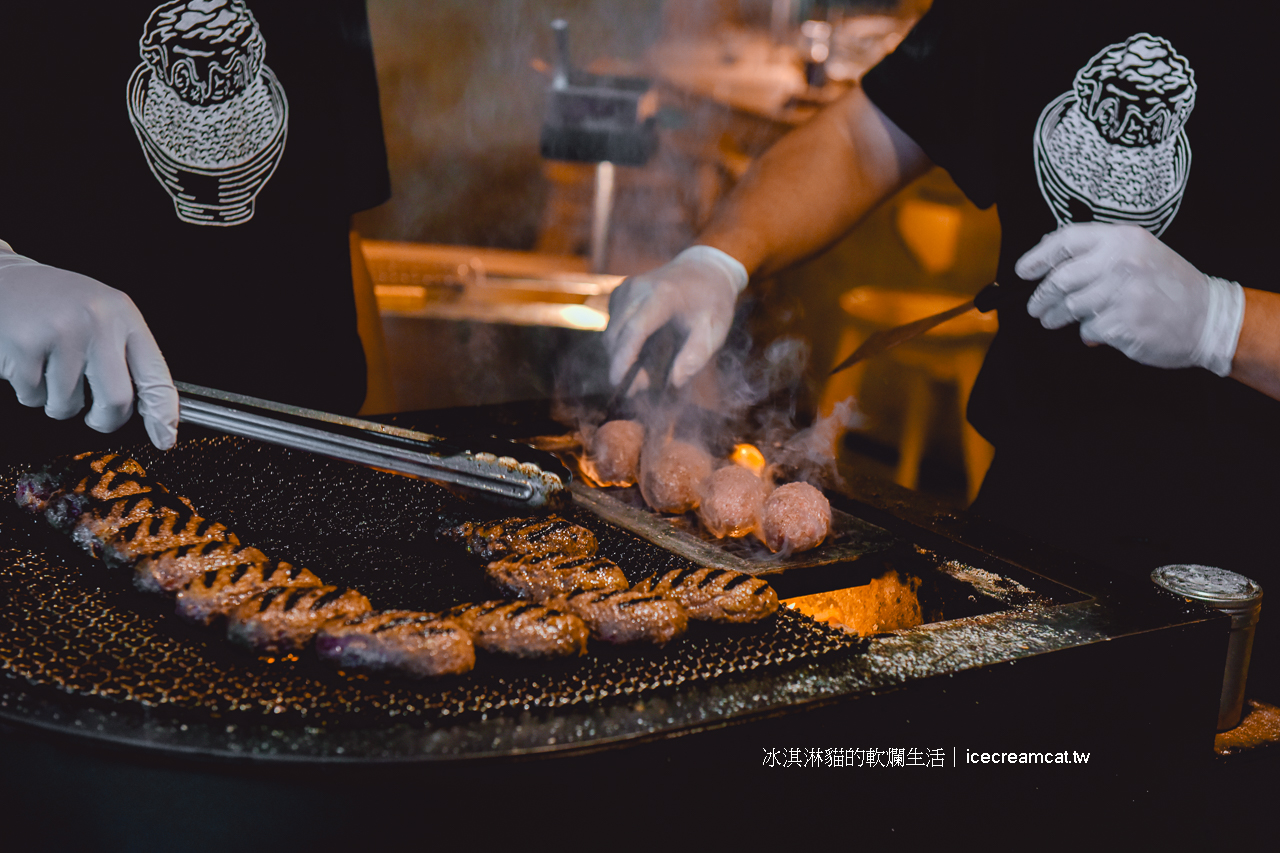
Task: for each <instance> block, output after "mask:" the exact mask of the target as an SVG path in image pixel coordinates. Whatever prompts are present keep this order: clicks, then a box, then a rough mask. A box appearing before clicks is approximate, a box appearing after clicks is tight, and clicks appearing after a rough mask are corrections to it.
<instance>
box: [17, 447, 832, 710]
mask: <svg viewBox="0 0 1280 853" xmlns="http://www.w3.org/2000/svg"><path fill="white" fill-rule="evenodd" d="M128 452H130V453H132V454H135V455H136V457H137V458H138V460H139V461H140V462H141V463H142V464H143V465H144V466H145V467H146V468H147V470H148V473H150V474H151V475H153V476H154V477H155V478H156V479H157V480H159V481H160V482H162V483H165V484H166V485H167V486H169V488H170V489H171V490H172V491H173V492H174V493H175V494H181V495H184V496H187V497H189V498H190V499H191V501H192V502H193V504H195V506H197V507H198V508H199V509H200V511H201V512H202V514H204V515H205V516H206V517H208V518H213V519H217V520H219V521H223V522H224V523H226V524H227V526H228V527H230V528H231V529H232V530H234V531H236V533H237V534H239V536H240V538H241V540H242V541H243V542H245V543H246V544H252V545H255V546H257V547H259V548H261V549H262V550H263V551H264V552H266V553H267V554H269V555H271V556H273V557H278V558H280V559H285V560H288V561H289V562H292V563H294V564H296V565H303V566H306V567H308V568H310V569H312V570H313V571H314V572H316V574H318V575H319V576H320V577H321V578H322V579H324V581H325V582H326V583H330V584H336V585H349V586H353V587H355V588H358V589H360V590H361V591H362V592H364V593H365V594H366V595H368V597H369V598H370V599H371V600H372V601H373V603H374V605H375V606H376V607H378V608H381V609H391V608H409V609H417V610H442V609H444V608H445V607H447V606H450V605H452V604H456V603H459V602H461V601H466V600H472V601H479V600H483V599H485V598H489V597H492V596H491V593H490V592H489V591H488V590H487V588H486V587H485V586H484V580H483V570H482V568H481V567H480V566H479V565H478V564H477V562H476V561H475V559H474V558H472V557H469V556H468V555H466V554H465V552H463V551H462V550H461V549H458V548H457V547H454V546H450V545H446V544H439V543H437V542H436V541H435V539H434V535H433V530H434V524H435V520H436V517H437V515H438V514H439V513H441V512H450V513H459V512H462V513H466V512H477V513H483V512H484V511H483V510H480V509H477V508H475V507H473V506H471V505H469V504H467V503H465V502H463V501H462V500H461V499H459V498H457V497H455V496H454V495H452V494H450V493H449V492H447V491H445V490H444V489H442V488H439V487H437V486H435V485H433V484H430V483H425V482H420V481H414V480H410V479H407V478H404V477H398V476H396V475H392V474H384V473H381V472H378V471H371V470H367V469H363V468H359V467H356V466H351V465H346V464H344V463H340V462H334V461H330V460H326V459H320V458H317V457H314V456H310V455H307V454H304V453H295V452H291V451H288V450H284V449H280V448H275V447H272V446H269V445H263V444H259V443H257V442H253V441H249V440H247V439H232V438H213V439H200V440H188V441H184V442H182V443H180V444H179V445H178V447H176V448H175V449H174V450H172V451H170V452H169V453H166V454H160V453H157V452H155V451H151V450H150V449H147V448H130V449H129V450H128ZM16 474H17V472H16V471H13V470H10V471H3V472H0V490H2V491H3V494H5V495H9V494H12V492H13V488H14V481H15V477H16ZM0 505H2V506H3V507H4V508H3V510H0V669H3V670H4V671H5V672H6V673H8V674H9V675H11V676H14V677H17V678H19V679H22V680H23V681H25V682H26V683H29V684H32V685H42V686H46V687H49V688H53V689H57V690H59V691H61V692H63V693H69V694H72V695H75V696H79V697H83V699H84V701H86V702H106V703H109V704H110V705H111V707H116V708H119V707H121V706H125V707H134V708H138V709H142V708H153V709H154V708H167V709H171V710H172V711H174V712H179V713H182V714H184V715H193V716H195V717H196V718H205V719H208V718H213V717H215V716H216V717H217V718H220V719H221V718H225V717H227V716H228V715H231V716H245V715H247V716H251V717H259V718H261V717H263V716H264V715H265V716H267V717H268V718H269V719H271V720H272V721H273V724H275V723H276V722H277V721H278V724H279V725H281V726H309V725H313V724H315V723H316V722H318V721H334V722H342V723H345V724H350V725H372V726H376V725H378V723H379V721H386V720H388V719H390V718H404V717H421V718H423V719H424V720H431V719H439V718H441V717H456V716H459V715H472V714H484V713H489V712H495V711H501V710H503V709H524V708H534V707H539V708H556V707H564V706H578V705H581V704H582V703H591V702H601V701H607V700H609V699H611V698H615V697H627V698H628V699H630V698H632V697H635V696H636V695H637V694H643V693H645V692H648V691H653V690H661V689H665V688H670V687H674V686H677V685H680V684H683V683H686V682H689V681H698V680H708V679H717V678H723V677H727V676H731V675H733V674H734V673H747V672H751V671H755V670H759V669H760V668H762V667H765V668H767V667H777V666H783V665H786V664H788V663H792V662H796V661H803V660H810V659H813V658H815V657H818V656H821V655H825V654H828V653H830V652H835V651H845V652H849V651H851V650H852V649H854V648H856V647H857V645H858V641H857V640H856V638H853V637H850V636H848V635H845V634H842V633H840V632H837V631H834V630H832V629H830V628H827V627H826V626H823V625H820V624H818V623H816V622H813V621H812V620H809V619H808V618H806V617H803V616H800V615H798V614H796V613H793V612H791V611H787V610H783V611H781V612H779V613H778V615H777V617H776V618H775V619H772V620H769V621H768V622H765V623H763V624H760V625H754V626H750V627H748V628H717V627H714V626H698V628H697V630H694V631H692V632H691V633H690V634H689V635H687V636H686V637H684V638H682V639H680V640H677V641H674V642H672V643H670V644H668V645H667V646H665V647H663V648H662V649H654V648H652V647H646V648H645V649H643V650H634V649H612V648H609V647H606V646H604V645H602V644H593V645H592V646H591V649H590V652H589V653H588V655H587V656H586V657H585V658H574V659H571V660H565V661H553V662H548V661H538V662H536V663H533V664H531V662H529V661H514V660H506V659H503V658H501V657H498V656H491V655H484V656H482V657H481V659H480V660H479V661H478V662H477V667H476V670H475V671H473V672H472V673H470V674H468V675H465V676H456V677H450V678H445V679H439V680H432V681H427V682H407V681H404V680H388V679H385V678H382V677H380V676H363V675H350V676H348V675H343V674H339V673H336V672H333V671H331V670H330V669H329V668H327V667H325V666H323V665H321V664H320V663H318V662H317V661H315V660H314V658H313V655H312V653H310V652H307V653H303V654H301V655H300V656H298V657H299V659H297V660H291V659H288V658H286V659H283V660H271V661H268V660H267V659H264V658H257V657H254V656H253V655H250V654H249V653H247V652H243V651H241V650H239V649H236V648H233V647H232V646H230V644H228V643H227V642H226V641H225V640H224V639H223V637H222V634H221V632H220V631H219V630H216V629H206V628H200V627H195V626H190V625H186V624H184V623H183V622H182V621H181V620H180V619H178V618H177V617H176V616H175V615H173V612H172V607H173V604H172V601H170V600H169V599H166V598H162V597H158V596H152V595H145V594H142V593H139V592H136V591H135V590H133V589H132V587H131V586H130V585H129V579H128V573H127V572H121V571H112V570H110V569H108V568H106V567H105V566H103V565H102V564H101V563H99V562H96V561H94V560H92V559H90V558H89V557H87V556H86V555H83V554H81V553H80V552H79V551H77V550H75V548H74V547H73V546H71V545H70V543H69V542H68V541H67V540H66V539H65V538H63V537H61V536H59V535H58V534H56V533H54V532H53V531H52V530H51V529H49V528H48V526H47V525H45V524H44V523H43V521H40V520H38V519H34V518H31V517H28V516H26V515H25V514H24V513H23V512H22V511H21V510H19V509H18V508H17V507H16V506H15V505H14V504H13V502H12V500H10V499H7V498H6V499H5V500H4V501H3V502H2V504H0ZM568 517H569V518H570V519H571V520H573V521H575V522H577V523H581V524H585V525H586V526H589V527H590V528H591V529H592V530H594V531H595V532H596V535H597V537H598V538H599V540H600V554H601V555H602V556H607V557H609V558H610V559H613V560H615V561H616V562H618V563H619V565H621V566H622V567H623V569H624V571H625V572H626V573H627V575H628V577H629V579H630V580H632V581H635V580H638V579H640V578H641V577H644V576H647V575H649V574H652V573H653V572H655V571H664V570H667V569H671V568H682V567H685V566H688V565H689V564H688V562H687V561H685V560H684V559H682V558H680V557H677V556H675V555H673V554H669V553H667V552H665V551H662V550H661V549H659V548H657V547H655V546H653V545H650V544H649V543H647V542H644V541H643V540H640V539H638V538H636V537H634V536H632V535H631V534H629V533H626V532H625V531H622V530H620V529H618V528H615V527H613V526H611V525H608V524H605V523H603V522H600V521H599V520H598V519H593V518H591V517H589V516H585V517H584V516H582V515H581V514H578V513H575V512H570V513H568Z"/></svg>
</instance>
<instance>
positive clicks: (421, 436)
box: [174, 382, 573, 507]
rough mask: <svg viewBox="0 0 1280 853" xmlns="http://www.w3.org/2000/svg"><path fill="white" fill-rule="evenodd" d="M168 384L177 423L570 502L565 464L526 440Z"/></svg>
mask: <svg viewBox="0 0 1280 853" xmlns="http://www.w3.org/2000/svg"><path fill="white" fill-rule="evenodd" d="M174 384H175V385H176V386H177V388H178V403H179V413H180V414H179V420H180V421H181V422H182V423H189V424H196V425H198V426H203V427H209V428H210V429H215V430H220V431H222V432H228V433H231V434H233V435H239V436H244V437H245V438H253V439H257V440H259V441H265V442H268V443H270V444H278V445H281V446H282V447H288V448H291V449H293V450H305V451H307V452H310V453H318V454H320V455H322V456H328V457H331V458H334V459H341V460H343V461H346V462H354V463H356V464H358V465H367V466H369V467H371V468H379V469H383V470H387V471H393V472H395V473H397V474H407V475H408V476H411V477H424V478H426V479H429V480H438V481H440V482H444V483H449V484H452V485H455V486H461V487H463V488H464V489H466V490H468V491H471V492H475V493H477V494H478V495H479V496H481V497H486V498H490V499H495V500H497V501H499V502H502V503H516V504H521V505H524V506H528V507H550V506H556V505H559V504H561V503H564V502H566V501H567V500H568V495H569V491H568V486H569V483H570V482H571V480H572V478H573V475H572V474H571V473H570V472H569V469H568V468H566V467H565V466H564V464H563V463H561V462H560V460H559V459H557V458H556V457H554V456H552V455H551V454H550V453H545V452H543V451H540V450H535V449H534V448H532V447H529V446H527V445H523V444H517V443H515V442H509V441H502V440H501V439H496V438H476V439H468V440H467V442H466V444H467V447H466V448H463V447H461V446H459V442H457V441H450V440H448V439H444V438H441V437H440V436H435V435H429V434H427V433H422V432H416V431H414V430H410V429H404V428H402V427H397V426H391V425H389V424H380V423H374V422H373V421H365V420H360V419H358V418H349V417H344V416H343V415H335V414H331V413H329V412H321V411H317V410H315V409H303V408H300V407H298V406H288V405H285V404H283V403H275V402H272V401H270V400H260V399H258V398H257V397H247V396H245V395H243V394H232V393H230V392H227V391H218V390H215V389H213V388H203V387H201V386H199V385H191V384H189V383H186V382H175V383H174Z"/></svg>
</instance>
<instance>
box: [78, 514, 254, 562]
mask: <svg viewBox="0 0 1280 853" xmlns="http://www.w3.org/2000/svg"><path fill="white" fill-rule="evenodd" d="M125 500H129V499H128V498H125ZM153 507H154V504H153ZM179 507H181V508H175V507H173V506H172V505H169V506H159V507H154V509H155V510H158V511H152V512H150V513H148V514H147V515H146V517H144V518H140V519H137V520H136V521H131V522H129V523H127V524H121V525H119V526H118V527H117V528H116V529H115V530H114V531H112V532H110V533H106V534H104V532H103V531H101V530H99V531H97V532H95V534H94V536H95V537H96V538H97V539H98V540H99V541H100V542H101V543H102V545H101V548H102V561H103V562H104V563H106V564H107V565H108V566H111V567H112V568H119V567H122V566H132V565H134V564H135V563H137V562H138V561H139V560H141V559H142V558H143V557H148V556H152V555H155V554H162V553H164V552H165V551H169V550H171V549H173V548H180V547H182V546H183V545H200V544H203V543H206V542H231V543H233V544H236V545H238V544H240V540H239V539H238V538H237V537H236V535H235V534H234V533H232V532H231V531H230V530H228V529H227V527H226V525H224V524H221V523H220V522H217V521H212V520H210V519H207V518H203V517H202V516H199V515H197V514H196V513H194V512H192V511H191V510H190V509H188V508H186V507H185V506H182V505H181V504H179Z"/></svg>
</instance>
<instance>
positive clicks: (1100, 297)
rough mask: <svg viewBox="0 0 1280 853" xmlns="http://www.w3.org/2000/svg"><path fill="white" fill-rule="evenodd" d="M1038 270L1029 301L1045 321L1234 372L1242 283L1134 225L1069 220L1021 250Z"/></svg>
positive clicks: (1156, 361)
mask: <svg viewBox="0 0 1280 853" xmlns="http://www.w3.org/2000/svg"><path fill="white" fill-rule="evenodd" d="M1014 271H1015V272H1017V274H1018V275H1019V276H1020V277H1021V278H1024V279H1028V280H1035V279H1041V278H1043V281H1041V282H1040V286H1039V287H1037V288H1036V290H1035V293H1033V294H1031V299H1030V301H1029V302H1028V303H1027V311H1028V312H1029V313H1030V314H1031V316H1032V317H1036V318H1039V320H1040V323H1041V324H1042V325H1043V326H1044V327H1045V328H1046V329H1060V328H1062V327H1063V326H1065V325H1067V324H1068V323H1073V322H1077V321H1078V322H1079V323H1080V338H1081V340H1083V341H1084V342H1085V343H1088V344H1107V345H1109V346H1113V347H1115V348H1116V349H1118V350H1120V351H1121V352H1122V353H1124V354H1125V355H1127V356H1129V358H1131V359H1133V360H1134V361H1137V362H1140V363H1142V364H1148V365H1151V366H1153V367H1168V368H1173V367H1203V368H1205V369H1206V370H1211V371H1213V372H1214V373H1216V374H1217V375H1219V376H1226V375H1228V374H1229V373H1231V360H1232V358H1234V356H1235V352H1236V343H1237V341H1238V340H1239V338H1240V325H1241V323H1242V322H1243V320H1244V288H1242V287H1241V286H1240V285H1238V284H1236V283H1235V282H1231V281H1225V280H1224V279H1220V278H1212V277H1210V276H1207V275H1205V274H1204V273H1202V272H1200V271H1199V270H1197V269H1196V268H1195V267H1193V266H1192V265H1191V264H1190V263H1188V262H1187V261H1186V260H1185V259H1184V258H1183V257H1182V256H1181V255H1179V254H1178V253H1177V252H1175V251H1173V250H1172V249H1170V248H1169V247H1168V246H1166V245H1165V244H1164V243H1162V242H1160V241H1159V240H1158V239H1157V238H1156V237H1154V236H1153V235H1152V234H1151V232H1149V231H1147V230H1146V229H1145V228H1140V227H1138V226H1136V225H1103V224H1099V223H1088V224H1083V225H1068V226H1066V227H1064V228H1060V229H1058V230H1057V231H1054V232H1053V233H1051V234H1048V235H1046V236H1045V237H1044V239H1042V240H1041V241H1040V243H1039V245H1037V246H1036V247H1035V248H1034V249H1032V250H1031V251H1029V252H1027V253H1026V254H1025V255H1023V256H1022V257H1021V258H1019V259H1018V263H1017V265H1016V266H1015V267H1014Z"/></svg>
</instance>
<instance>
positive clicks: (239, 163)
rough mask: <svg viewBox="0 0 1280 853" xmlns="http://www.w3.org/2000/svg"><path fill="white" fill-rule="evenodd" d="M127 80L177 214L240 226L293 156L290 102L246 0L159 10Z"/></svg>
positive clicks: (133, 114)
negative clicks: (289, 153) (289, 151)
mask: <svg viewBox="0 0 1280 853" xmlns="http://www.w3.org/2000/svg"><path fill="white" fill-rule="evenodd" d="M139 46H140V53H141V55H142V59H143V62H142V63H141V64H140V65H138V67H137V68H135V69H134V70H133V74H132V75H131V76H130V78H129V85H128V99H127V100H128V108H129V120H130V122H131V123H132V124H133V129H134V133H135V134H136V135H137V137H138V142H139V143H140V144H141V146H142V152H143V155H144V156H145V158H146V160H147V165H148V166H150V168H151V172H152V174H153V175H155V177H156V180H157V181H159V182H160V185H161V186H162V187H164V189H165V191H166V192H167V193H168V194H169V196H170V197H171V198H172V199H173V203H174V208H175V210H176V212H177V215H178V218H179V219H181V220H182V221H183V222H189V223H191V224H194V225H224V226H226V225H239V224H241V223H243V222H247V221H248V220H250V219H251V218H252V217H253V213H254V203H255V200H256V199H257V196H258V193H259V192H260V191H261V190H262V188H263V187H264V186H265V185H266V183H267V181H268V180H270V178H271V176H272V174H274V172H275V170H276V167H277V166H278V165H279V163H280V160H281V158H282V156H283V155H284V149H285V141H286V138H287V136H288V127H289V104H288V100H287V99H286V97H285V93H284V88H283V87H282V86H281V85H280V81H279V80H277V79H276V76H275V74H274V73H272V71H271V69H270V68H268V67H267V66H266V65H265V64H263V62H262V60H263V57H264V56H265V54H266V43H265V40H264V39H263V38H262V34H261V33H260V32H259V30H258V24H257V21H256V20H255V19H254V17H253V15H252V13H251V12H250V11H249V9H248V7H247V6H246V5H245V4H244V2H242V0H177V2H171V3H167V4H165V5H163V6H160V7H158V8H157V9H156V10H155V11H154V12H152V14H151V17H150V19H149V20H148V21H147V25H146V28H145V29H144V32H143V36H142V39H141V40H140V43H139Z"/></svg>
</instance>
